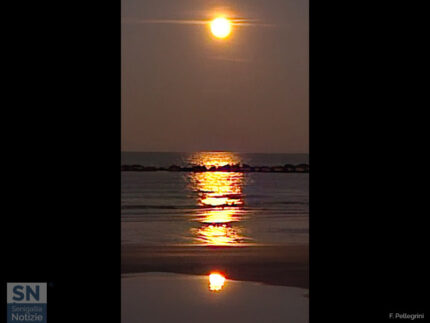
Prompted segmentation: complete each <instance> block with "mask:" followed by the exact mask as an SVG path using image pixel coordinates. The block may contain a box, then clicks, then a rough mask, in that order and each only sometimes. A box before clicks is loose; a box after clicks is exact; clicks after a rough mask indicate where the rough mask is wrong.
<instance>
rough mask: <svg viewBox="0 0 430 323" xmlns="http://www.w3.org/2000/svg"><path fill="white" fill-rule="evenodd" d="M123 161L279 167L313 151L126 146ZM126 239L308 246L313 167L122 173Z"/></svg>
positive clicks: (158, 243) (155, 242)
mask: <svg viewBox="0 0 430 323" xmlns="http://www.w3.org/2000/svg"><path fill="white" fill-rule="evenodd" d="M121 159H122V164H123V165H125V164H127V165H132V164H139V165H143V166H156V167H169V166H171V165H178V166H190V165H204V166H207V167H210V166H222V165H226V164H230V165H231V164H238V163H239V164H248V165H250V166H278V165H285V164H300V163H309V155H308V154H260V153H235V152H222V151H216V152H193V153H155V152H154V153H150V152H123V153H122V156H121ZM121 232H122V233H121V239H122V243H123V244H140V245H145V246H173V245H175V246H178V245H180V246H208V247H217V246H230V247H241V246H258V245H307V244H308V242H309V174H308V173H239V172H169V171H154V172H130V171H127V172H121Z"/></svg>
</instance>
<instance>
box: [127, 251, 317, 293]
mask: <svg viewBox="0 0 430 323" xmlns="http://www.w3.org/2000/svg"><path fill="white" fill-rule="evenodd" d="M308 263H309V248H308V246H303V245H297V246H246V247H207V246H205V247H202V246H151V247H149V246H143V245H137V244H124V245H123V246H122V252H121V271H122V273H145V272H169V273H182V274H194V275H207V274H209V273H210V272H211V271H214V270H215V271H220V272H223V273H224V274H225V276H226V277H227V278H229V279H233V280H241V281H253V282H261V283H265V284H270V285H281V286H293V287H300V288H308V287H309V279H308Z"/></svg>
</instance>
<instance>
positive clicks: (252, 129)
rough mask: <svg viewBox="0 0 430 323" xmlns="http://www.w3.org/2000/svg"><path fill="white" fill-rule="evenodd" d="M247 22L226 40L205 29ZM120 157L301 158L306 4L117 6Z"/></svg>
mask: <svg viewBox="0 0 430 323" xmlns="http://www.w3.org/2000/svg"><path fill="white" fill-rule="evenodd" d="M217 12H218V13H226V15H227V17H231V18H244V19H245V21H246V22H247V23H246V24H243V25H238V26H236V25H235V26H233V30H232V33H231V35H230V36H229V37H228V38H227V39H223V40H220V39H216V38H214V37H213V35H212V34H211V33H210V30H209V27H208V25H207V24H205V23H204V21H205V20H206V19H212V18H214V17H215V16H216V13H217ZM122 17H123V22H122V150H123V151H197V150H229V151H239V152H286V153H302V152H304V153H306V152H308V137H309V128H308V117H309V109H308V101H309V100H308V60H309V57H308V1H307V0H236V1H233V0H231V1H211V0H206V1H204V0H181V1H178V0H122Z"/></svg>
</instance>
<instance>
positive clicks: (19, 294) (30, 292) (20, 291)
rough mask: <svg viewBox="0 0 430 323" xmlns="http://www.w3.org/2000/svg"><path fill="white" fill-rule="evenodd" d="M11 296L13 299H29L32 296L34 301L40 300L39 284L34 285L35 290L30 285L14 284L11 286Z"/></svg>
mask: <svg viewBox="0 0 430 323" xmlns="http://www.w3.org/2000/svg"><path fill="white" fill-rule="evenodd" d="M24 287H25V293H24ZM12 291H13V296H12V299H13V300H14V301H22V300H24V297H25V300H26V301H30V299H31V297H33V298H34V300H35V301H37V302H38V301H39V300H40V286H35V290H34V289H33V288H31V286H29V285H27V286H22V285H16V286H14V287H13V290H12Z"/></svg>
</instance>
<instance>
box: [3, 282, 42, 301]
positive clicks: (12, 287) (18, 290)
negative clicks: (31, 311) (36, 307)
mask: <svg viewBox="0 0 430 323" xmlns="http://www.w3.org/2000/svg"><path fill="white" fill-rule="evenodd" d="M7 301H8V303H33V304H34V303H46V283H8V284H7Z"/></svg>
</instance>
